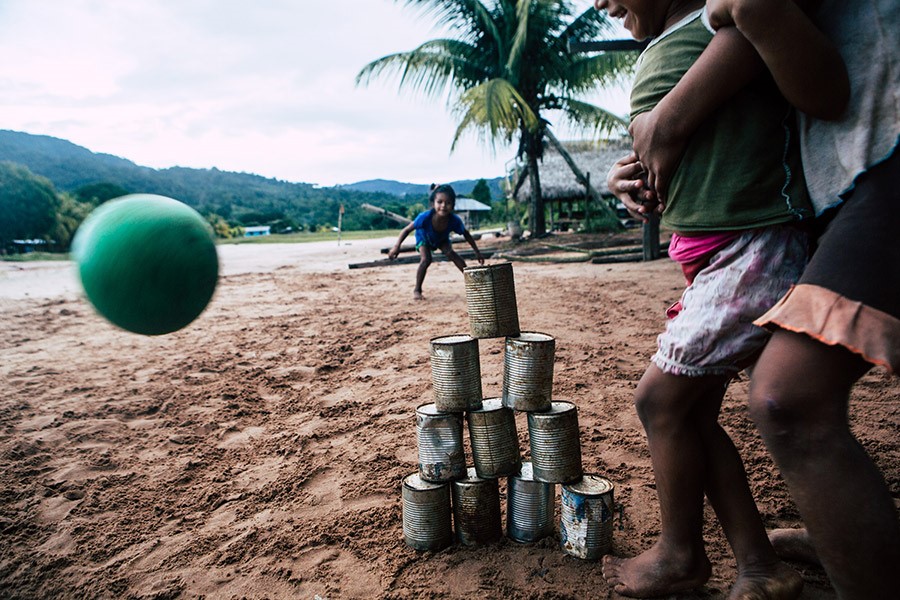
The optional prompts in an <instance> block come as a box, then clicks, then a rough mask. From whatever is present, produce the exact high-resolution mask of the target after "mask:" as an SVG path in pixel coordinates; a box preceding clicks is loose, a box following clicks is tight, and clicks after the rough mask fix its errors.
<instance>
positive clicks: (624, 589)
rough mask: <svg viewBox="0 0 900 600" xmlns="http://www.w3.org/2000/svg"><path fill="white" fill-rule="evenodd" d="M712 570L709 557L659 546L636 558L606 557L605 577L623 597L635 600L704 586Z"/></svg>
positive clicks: (604, 561)
mask: <svg viewBox="0 0 900 600" xmlns="http://www.w3.org/2000/svg"><path fill="white" fill-rule="evenodd" d="M711 574H712V567H711V566H710V564H709V559H707V558H706V556H690V555H689V554H688V553H684V554H675V553H667V552H665V551H663V550H662V549H661V548H660V547H659V546H658V545H656V546H653V547H652V548H650V549H649V550H647V551H646V552H644V553H643V554H640V555H638V556H635V557H634V558H618V557H615V556H609V555H607V556H604V557H603V577H604V578H605V579H606V582H607V583H608V584H609V585H610V586H611V587H612V588H613V589H614V590H615V591H616V592H617V593H619V594H622V595H624V596H631V597H632V598H652V597H654V596H666V595H668V594H675V593H678V592H683V591H686V590H692V589H694V588H698V587H700V586H702V585H703V584H704V583H706V582H707V581H708V580H709V576H710V575H711Z"/></svg>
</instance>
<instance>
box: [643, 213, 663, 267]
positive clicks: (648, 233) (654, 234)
mask: <svg viewBox="0 0 900 600" xmlns="http://www.w3.org/2000/svg"><path fill="white" fill-rule="evenodd" d="M642 233H643V248H644V260H656V259H657V258H659V254H660V253H659V215H658V214H656V213H655V212H654V213H651V214H650V216H649V217H648V220H647V222H646V223H644V225H643V227H642Z"/></svg>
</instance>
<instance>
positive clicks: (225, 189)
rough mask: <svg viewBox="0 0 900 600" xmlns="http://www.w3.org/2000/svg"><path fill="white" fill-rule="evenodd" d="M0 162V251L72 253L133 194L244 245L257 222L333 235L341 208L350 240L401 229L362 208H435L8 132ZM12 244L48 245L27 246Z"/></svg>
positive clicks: (419, 197)
mask: <svg viewBox="0 0 900 600" xmlns="http://www.w3.org/2000/svg"><path fill="white" fill-rule="evenodd" d="M4 161H7V162H4ZM0 165H2V166H0V254H4V253H20V252H27V251H29V250H44V249H49V250H54V251H60V252H64V251H66V250H67V249H68V247H69V244H70V242H71V238H72V235H73V234H74V232H75V230H76V229H77V227H78V225H79V224H80V223H81V221H82V220H83V219H84V218H85V217H86V216H87V215H88V214H89V213H90V212H91V211H92V210H93V209H94V208H96V207H97V206H99V205H100V204H102V203H103V202H106V201H108V200H110V199H112V198H117V197H119V196H123V195H126V194H130V193H142V194H159V195H162V196H168V197H170V198H175V199H177V200H180V201H182V202H184V203H185V204H187V205H188V206H191V207H192V208H194V209H196V210H197V211H198V212H200V214H201V215H203V217H204V218H205V219H206V220H207V222H208V223H209V224H210V226H211V228H212V230H213V231H214V232H215V235H216V236H217V237H219V238H240V237H242V236H243V229H244V228H245V227H251V226H254V225H268V226H270V227H271V229H272V232H273V233H283V232H291V233H297V232H307V233H309V232H318V231H330V230H331V228H332V227H334V226H336V225H337V221H338V213H339V211H340V208H341V206H343V207H344V215H343V219H342V223H341V226H342V228H343V230H344V232H345V234H346V232H348V231H362V230H373V231H379V230H384V229H389V228H393V227H396V223H394V222H393V221H391V220H390V219H388V218H386V217H384V216H383V215H379V214H376V213H372V212H368V211H365V210H363V209H362V208H361V205H362V204H363V203H368V204H372V205H375V206H380V207H383V208H385V209H387V210H389V211H391V212H395V213H398V214H407V212H408V211H409V209H410V207H411V206H414V205H422V204H423V203H424V202H426V201H427V200H426V199H427V190H428V186H427V185H426V186H419V187H420V188H421V189H422V192H421V193H408V194H406V195H404V196H397V195H393V194H388V193H384V192H373V191H359V190H356V189H353V188H352V187H351V186H345V187H334V188H319V187H317V186H315V185H312V184H307V183H289V182H286V181H279V180H276V179H267V178H264V177H260V176H258V175H251V174H247V173H230V172H225V171H219V170H218V169H186V168H181V167H174V168H171V169H161V170H155V169H149V168H146V167H140V166H138V165H135V164H134V163H132V162H130V161H127V160H124V159H121V158H118V157H115V156H110V155H104V154H95V153H93V152H90V151H89V150H87V149H85V148H81V147H80V146H76V145H74V144H71V143H70V142H67V141H65V140H60V139H57V138H52V137H48V136H36V135H29V134H26V133H20V132H14V131H0ZM473 184H474V182H473V183H471V184H468V185H469V187H468V189H471V185H473ZM464 185H465V184H464ZM13 240H38V241H39V243H38V244H30V245H27V246H26V245H23V244H17V243H13Z"/></svg>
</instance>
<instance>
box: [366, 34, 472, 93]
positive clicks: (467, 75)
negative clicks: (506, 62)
mask: <svg viewBox="0 0 900 600" xmlns="http://www.w3.org/2000/svg"><path fill="white" fill-rule="evenodd" d="M471 52H472V47H471V46H470V45H469V44H467V43H465V42H460V41H459V40H447V39H438V40H431V41H428V42H425V43H424V44H422V45H421V46H419V47H418V48H416V49H415V50H411V51H409V52H398V53H396V54H389V55H387V56H383V57H381V58H379V59H377V60H374V61H372V62H370V63H369V64H367V65H366V66H364V67H363V68H362V69H361V70H360V72H359V73H358V74H357V75H356V85H362V86H367V85H369V83H371V81H372V80H374V79H377V78H379V77H382V76H386V75H387V76H390V75H394V76H397V75H399V77H400V81H399V87H400V88H401V89H404V88H410V89H412V90H414V91H416V92H420V93H422V94H424V95H425V96H426V97H429V98H434V97H439V96H441V95H442V94H443V93H444V91H445V90H446V89H447V87H448V86H453V87H455V88H457V89H459V90H460V91H461V90H464V89H466V88H467V87H469V85H471V84H473V83H476V82H479V81H484V79H485V78H487V77H488V76H489V73H488V72H486V71H485V70H484V69H483V68H482V67H481V66H480V65H479V64H478V63H475V62H473V61H470V60H468V55H469V54H470V53H471Z"/></svg>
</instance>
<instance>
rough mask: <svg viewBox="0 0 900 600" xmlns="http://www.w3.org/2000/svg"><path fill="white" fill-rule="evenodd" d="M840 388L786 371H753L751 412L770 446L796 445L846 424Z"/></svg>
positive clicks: (823, 437)
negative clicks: (838, 390) (798, 376)
mask: <svg viewBox="0 0 900 600" xmlns="http://www.w3.org/2000/svg"><path fill="white" fill-rule="evenodd" d="M843 406H845V404H844V402H843V401H842V399H841V397H840V394H838V393H837V392H836V390H833V389H832V390H829V389H823V387H822V386H820V385H816V384H815V383H813V382H810V381H806V382H805V383H804V382H803V381H801V380H800V379H798V378H797V377H792V376H788V374H786V373H781V372H779V373H767V372H759V370H758V369H757V370H756V372H754V374H753V379H752V381H751V385H750V398H749V412H750V417H751V418H752V419H753V422H754V423H755V424H756V427H757V429H758V430H759V432H760V434H761V435H762V436H763V438H764V439H765V440H766V442H767V444H769V445H770V446H776V447H781V446H792V445H794V444H796V443H801V444H805V443H813V442H814V440H816V439H825V438H827V437H828V436H830V435H831V434H832V433H833V432H834V431H836V429H838V428H842V427H843V425H845V424H846V419H845V417H842V414H843V409H842V407H843Z"/></svg>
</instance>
